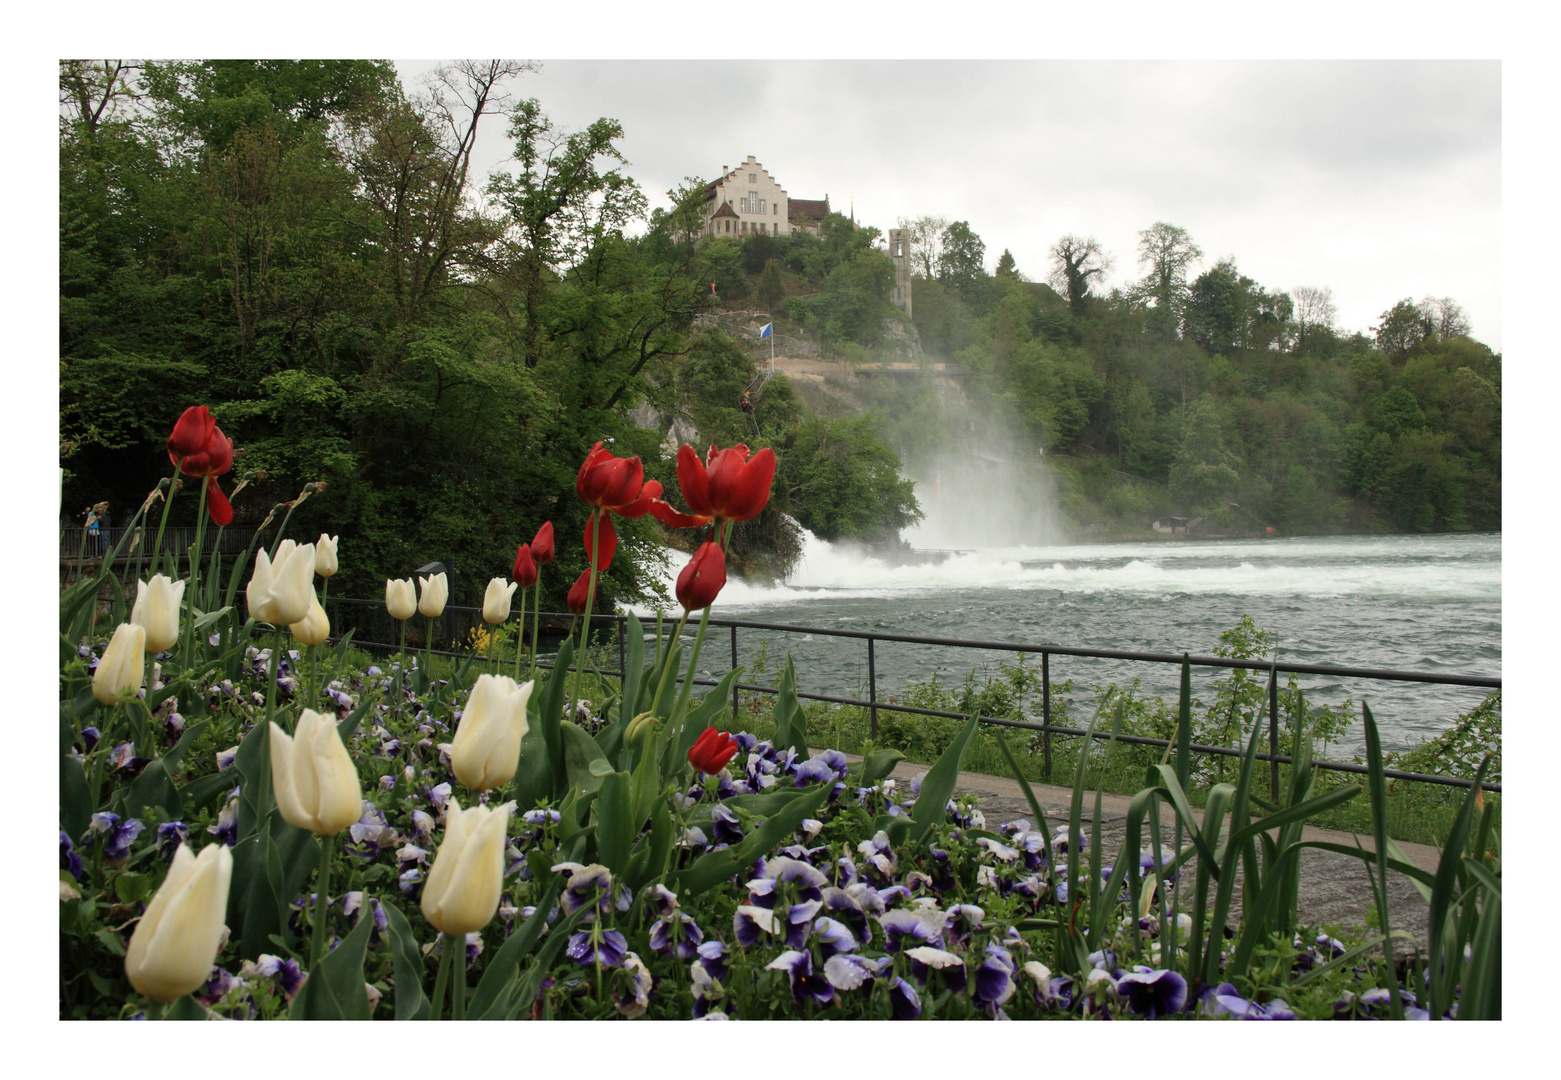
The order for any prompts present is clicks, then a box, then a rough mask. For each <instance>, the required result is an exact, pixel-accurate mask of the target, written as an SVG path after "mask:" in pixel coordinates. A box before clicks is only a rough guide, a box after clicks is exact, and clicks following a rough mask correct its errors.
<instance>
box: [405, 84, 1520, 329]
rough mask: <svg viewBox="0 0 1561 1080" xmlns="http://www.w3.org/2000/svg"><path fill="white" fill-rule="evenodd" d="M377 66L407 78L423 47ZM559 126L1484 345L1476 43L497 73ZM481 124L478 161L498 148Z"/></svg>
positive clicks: (1487, 100) (1486, 213)
mask: <svg viewBox="0 0 1561 1080" xmlns="http://www.w3.org/2000/svg"><path fill="white" fill-rule="evenodd" d="M436 63H437V62H436V61H431V60H404V61H398V62H397V65H398V69H399V70H400V71H401V73H402V77H403V80H404V82H405V83H406V84H407V86H408V88H409V89H416V88H418V87H419V86H420V85H421V82H422V79H423V77H424V76H425V75H426V73H427V72H428V71H429V70H430V69H431V68H433V67H434V66H435V65H436ZM512 88H513V93H514V94H515V95H516V96H517V97H536V98H537V99H539V100H540V101H541V102H542V106H543V111H544V112H545V113H546V114H547V115H548V116H549V117H551V118H552V119H553V120H554V121H555V123H558V124H560V125H562V126H564V127H566V128H569V129H571V130H578V129H579V128H582V127H584V126H585V125H587V124H589V123H590V122H591V121H593V120H595V119H597V118H598V117H602V116H607V117H612V118H614V119H617V120H619V121H621V122H622V124H623V129H624V139H623V141H622V143H621V147H622V149H623V152H624V154H625V156H626V157H627V158H628V159H629V161H630V162H631V166H630V168H629V169H628V172H629V174H630V175H632V176H633V177H634V178H635V179H636V180H637V181H638V182H639V184H640V186H641V188H642V189H644V191H645V193H646V195H647V197H649V198H650V199H651V202H652V205H664V204H665V203H666V201H667V200H666V197H665V192H666V191H667V189H668V188H671V187H672V186H674V185H675V184H677V183H679V182H681V180H682V178H683V177H685V176H690V175H692V176H699V177H701V178H704V179H710V178H713V177H714V176H715V175H716V174H717V173H718V172H719V170H720V167H721V166H722V165H729V166H735V165H737V164H740V163H741V162H742V161H743V160H745V159H746V158H747V156H748V155H749V154H752V155H754V156H755V157H757V158H758V159H759V161H760V163H761V164H763V165H764V166H765V167H766V168H767V169H768V170H769V171H770V173H771V175H773V176H774V177H775V178H776V179H777V180H778V181H779V182H780V184H781V185H782V186H783V187H784V188H785V189H786V191H787V194H788V195H790V196H791V197H793V198H822V197H824V195H825V194H828V196H829V198H830V203H831V206H832V208H835V209H839V210H842V211H846V212H849V211H850V209H851V208H852V206H853V205H854V207H855V211H856V216H857V220H858V221H860V222H862V223H864V224H868V225H874V226H877V227H878V228H879V229H887V228H888V227H890V226H892V225H893V224H894V222H895V219H896V218H899V217H914V216H917V215H921V214H932V215H938V216H942V217H946V218H948V219H950V220H961V219H962V220H966V221H968V222H970V225H971V228H973V229H974V230H975V231H976V232H977V233H978V234H979V235H980V236H981V238H982V239H983V240H984V241H985V242H986V248H987V268H988V270H990V269H992V267H993V266H995V265H996V262H997V258H998V256H999V255H1000V254H1001V252H1002V250H1003V248H1005V247H1006V248H1008V249H1010V250H1011V251H1012V252H1013V254H1014V258H1015V259H1016V260H1017V262H1018V266H1019V270H1020V272H1021V273H1023V274H1025V276H1027V277H1029V278H1032V279H1035V280H1042V279H1044V278H1045V277H1046V274H1047V254H1046V253H1047V249H1048V248H1049V247H1050V245H1051V244H1052V243H1053V242H1054V241H1055V240H1056V239H1057V238H1058V237H1059V236H1062V235H1063V234H1065V233H1069V232H1073V233H1080V234H1084V235H1093V236H1095V237H1097V238H1098V239H1099V240H1100V241H1101V242H1102V244H1104V246H1105V248H1106V250H1107V251H1108V252H1109V253H1110V254H1111V255H1112V257H1113V258H1114V260H1115V269H1114V271H1113V273H1112V274H1111V276H1110V277H1109V278H1108V279H1107V282H1106V284H1107V285H1108V286H1110V285H1116V284H1122V283H1124V282H1126V281H1130V280H1135V279H1137V278H1139V277H1140V276H1142V273H1143V270H1142V268H1141V267H1139V266H1138V263H1137V243H1138V237H1137V234H1138V231H1139V230H1141V229H1144V228H1146V227H1147V226H1149V225H1151V224H1152V223H1154V222H1156V221H1168V222H1170V223H1172V224H1175V225H1180V226H1182V227H1183V228H1185V229H1186V230H1187V231H1188V232H1189V233H1190V234H1191V235H1192V238H1193V240H1194V241H1195V242H1196V243H1197V244H1198V245H1199V246H1200V247H1201V248H1202V249H1203V251H1204V256H1205V258H1204V261H1203V264H1202V265H1203V266H1205V267H1206V266H1209V265H1212V263H1213V262H1214V261H1215V260H1216V259H1219V258H1222V257H1225V256H1234V258H1235V260H1236V265H1237V266H1238V267H1239V268H1240V270H1241V271H1242V272H1243V273H1245V274H1246V275H1248V276H1249V277H1252V278H1254V279H1255V280H1257V281H1258V282H1259V283H1260V284H1261V285H1263V286H1264V287H1265V288H1268V289H1269V290H1271V291H1272V290H1288V289H1290V288H1292V287H1293V286H1297V285H1315V286H1324V285H1326V286H1329V287H1331V288H1332V289H1333V293H1334V299H1335V302H1336V304H1337V306H1338V310H1339V323H1340V327H1341V329H1343V330H1344V331H1345V332H1349V331H1351V330H1369V329H1370V328H1371V327H1372V326H1374V325H1375V323H1376V322H1377V320H1378V317H1379V316H1380V315H1381V313H1382V312H1383V311H1385V310H1386V309H1387V308H1389V307H1391V306H1392V305H1393V304H1394V303H1395V302H1396V301H1398V300H1400V299H1402V298H1404V297H1413V298H1415V299H1416V300H1418V299H1420V298H1422V297H1425V296H1451V297H1453V298H1454V299H1455V300H1457V301H1458V302H1459V303H1460V304H1462V305H1463V306H1464V308H1465V309H1466V310H1467V311H1468V313H1469V317H1470V321H1471V323H1472V325H1473V332H1474V336H1475V337H1477V338H1479V339H1480V340H1482V341H1485V342H1487V343H1488V344H1490V345H1491V346H1492V347H1493V348H1496V349H1498V350H1499V349H1500V348H1501V314H1502V312H1501V295H1502V292H1501V287H1502V281H1501V68H1500V65H1499V63H1497V62H1495V61H1445V62H1444V61H1426V60H1399V61H1303V60H1285V61H1262V62H1256V61H1254V62H1245V61H1210V62H1203V61H1167V62H1148V61H1132V62H1121V61H1118V62H1103V61H967V60H950V61H842V60H829V61H661V60H604V61H581V60H567V61H547V60H544V61H542V64H541V70H540V72H538V73H536V74H530V75H524V76H521V77H520V78H519V79H517V80H515V82H514V83H513V84H512ZM486 123H488V125H489V126H488V127H487V128H486V130H485V131H483V132H482V133H481V135H480V138H479V146H478V151H477V164H478V166H479V167H480V169H481V171H482V172H483V173H486V172H488V171H489V170H491V169H492V168H495V167H497V166H498V165H499V164H500V163H501V162H502V161H503V160H504V158H506V157H507V156H508V154H509V152H510V146H509V145H508V142H507V140H506V139H505V137H504V124H503V123H502V121H501V120H500V119H499V118H496V117H495V118H489V120H488V121H486Z"/></svg>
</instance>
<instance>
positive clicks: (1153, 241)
mask: <svg viewBox="0 0 1561 1080" xmlns="http://www.w3.org/2000/svg"><path fill="white" fill-rule="evenodd" d="M1201 258H1203V249H1202V248H1200V247H1198V245H1197V244H1195V243H1193V242H1192V237H1191V236H1189V235H1188V234H1187V230H1186V229H1184V228H1182V227H1181V226H1179V225H1172V224H1170V223H1169V222H1165V221H1157V222H1155V223H1154V224H1153V225H1151V226H1149V228H1147V229H1145V230H1143V231H1142V232H1140V233H1139V234H1138V265H1140V266H1145V267H1148V269H1149V280H1148V283H1147V284H1148V286H1149V292H1150V294H1151V295H1152V296H1153V297H1154V298H1155V307H1156V309H1157V310H1159V311H1160V312H1162V315H1161V316H1160V317H1161V318H1162V319H1163V320H1165V322H1166V326H1167V329H1168V330H1169V331H1170V332H1171V333H1175V331H1176V330H1177V328H1179V327H1180V326H1181V320H1182V310H1183V307H1184V304H1185V301H1186V299H1187V271H1188V270H1189V269H1191V268H1192V265H1193V263H1195V262H1197V261H1198V260H1199V259H1201Z"/></svg>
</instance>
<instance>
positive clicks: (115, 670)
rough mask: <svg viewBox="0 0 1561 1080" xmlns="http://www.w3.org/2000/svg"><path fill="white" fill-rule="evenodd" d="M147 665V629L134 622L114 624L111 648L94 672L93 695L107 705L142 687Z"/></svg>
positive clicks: (105, 650)
mask: <svg viewBox="0 0 1561 1080" xmlns="http://www.w3.org/2000/svg"><path fill="white" fill-rule="evenodd" d="M145 666H146V629H145V628H144V627H141V626H137V625H136V624H135V623H120V624H119V625H118V626H116V627H114V636H113V637H111V638H109V641H108V648H106V649H104V650H103V658H102V659H101V660H99V661H98V669H97V670H96V671H94V672H93V673H92V696H93V697H95V698H97V699H98V700H99V701H101V702H102V703H103V704H104V705H113V704H114V703H116V702H117V701H118V700H119V698H120V695H121V694H123V693H125V692H126V691H129V692H130V693H134V692H135V691H137V690H139V689H141V682H142V679H143V678H144V677H145V671H144V668H145Z"/></svg>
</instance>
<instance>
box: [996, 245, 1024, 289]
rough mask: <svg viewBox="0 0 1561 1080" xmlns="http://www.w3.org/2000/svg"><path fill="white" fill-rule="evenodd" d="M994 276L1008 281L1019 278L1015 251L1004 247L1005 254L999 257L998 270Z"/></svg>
mask: <svg viewBox="0 0 1561 1080" xmlns="http://www.w3.org/2000/svg"><path fill="white" fill-rule="evenodd" d="M993 276H994V277H1000V278H1004V279H1006V280H1008V281H1018V280H1019V269H1018V267H1017V266H1015V265H1014V253H1013V252H1011V251H1009V250H1008V249H1007V248H1004V249H1003V254H1002V255H1001V256H999V257H998V260H997V270H996V271H995V272H994V274H993Z"/></svg>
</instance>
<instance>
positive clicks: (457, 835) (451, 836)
mask: <svg viewBox="0 0 1561 1080" xmlns="http://www.w3.org/2000/svg"><path fill="white" fill-rule="evenodd" d="M514 809H515V804H514V803H513V802H507V803H505V804H503V805H502V806H499V807H487V806H473V807H472V808H471V809H469V810H462V809H461V804H460V803H458V802H456V800H455V799H453V798H452V799H451V800H450V804H449V809H448V811H447V812H446V816H445V824H444V840H443V841H442V842H441V843H440V844H439V850H438V851H437V852H435V853H434V865H433V866H432V867H430V868H429V871H428V882H427V884H425V885H424V886H423V904H422V907H423V917H424V918H426V919H427V920H428V921H429V922H430V923H431V924H433V926H434V927H435V928H436V929H437V930H439V932H440V933H442V934H444V935H445V937H448V938H456V939H460V938H463V937H464V936H465V935H467V934H471V933H475V932H476V931H478V930H481V929H482V928H483V927H484V926H487V925H488V923H489V922H490V921H491V920H492V918H493V914H494V912H496V911H497V910H498V909H499V894H500V893H501V892H502V891H503V888H504V844H505V836H504V833H505V830H506V829H507V828H508V826H509V816H510V813H511V811H513V810H514ZM461 944H462V942H461V941H459V940H457V941H452V942H449V943H447V944H446V948H451V947H453V948H459V947H460V946H461Z"/></svg>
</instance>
